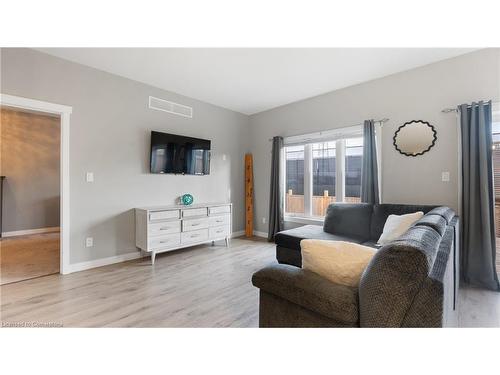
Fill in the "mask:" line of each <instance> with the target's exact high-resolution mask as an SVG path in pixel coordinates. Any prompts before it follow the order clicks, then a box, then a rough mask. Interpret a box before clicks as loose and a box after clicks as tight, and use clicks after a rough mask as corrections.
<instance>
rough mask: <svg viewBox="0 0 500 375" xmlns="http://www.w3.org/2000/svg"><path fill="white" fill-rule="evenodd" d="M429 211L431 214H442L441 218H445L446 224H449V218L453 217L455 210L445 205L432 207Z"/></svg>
mask: <svg viewBox="0 0 500 375" xmlns="http://www.w3.org/2000/svg"><path fill="white" fill-rule="evenodd" d="M429 213H430V214H432V215H439V216H442V217H443V219H445V220H446V224H450V222H451V219H453V217H454V216H455V211H453V210H452V209H451V208H450V207H445V206H441V207H436V208H434V209H432V210H431V211H430V212H429Z"/></svg>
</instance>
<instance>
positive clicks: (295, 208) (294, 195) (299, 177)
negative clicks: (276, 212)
mask: <svg viewBox="0 0 500 375" xmlns="http://www.w3.org/2000/svg"><path fill="white" fill-rule="evenodd" d="M285 158H286V197H287V199H286V201H285V212H287V213H290V214H293V215H297V214H300V215H304V146H291V147H287V148H286V149H285Z"/></svg>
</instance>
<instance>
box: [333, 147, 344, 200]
mask: <svg viewBox="0 0 500 375" xmlns="http://www.w3.org/2000/svg"><path fill="white" fill-rule="evenodd" d="M344 176H345V140H344V139H339V140H338V141H337V142H336V147H335V181H336V183H335V190H336V192H335V196H336V201H337V202H344V200H345V178H344Z"/></svg>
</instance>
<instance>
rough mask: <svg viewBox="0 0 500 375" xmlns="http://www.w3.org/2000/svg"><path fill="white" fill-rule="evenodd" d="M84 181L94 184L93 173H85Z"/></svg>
mask: <svg viewBox="0 0 500 375" xmlns="http://www.w3.org/2000/svg"><path fill="white" fill-rule="evenodd" d="M85 181H87V182H94V172H87V174H86V175H85Z"/></svg>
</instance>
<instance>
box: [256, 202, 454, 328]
mask: <svg viewBox="0 0 500 375" xmlns="http://www.w3.org/2000/svg"><path fill="white" fill-rule="evenodd" d="M416 211H423V212H424V213H425V215H424V216H423V217H422V218H421V219H420V220H419V221H418V222H417V223H415V224H414V225H413V226H412V227H411V228H410V229H409V230H408V231H407V232H406V233H405V234H403V235H402V236H401V237H400V238H398V239H397V240H395V241H393V242H391V243H389V244H387V245H385V246H383V247H380V248H378V250H377V252H376V254H375V256H374V257H373V258H372V260H371V261H370V263H369V264H368V266H367V268H366V270H365V271H364V273H363V275H362V277H361V281H360V285H359V287H356V288H352V287H347V286H343V285H337V284H334V283H332V282H331V281H329V280H326V279H324V278H322V277H321V276H318V275H316V274H314V273H312V272H310V271H306V270H303V269H301V268H300V266H301V255H300V241H301V240H302V239H305V238H313V239H325V240H341V241H350V242H356V243H360V244H363V245H366V246H371V247H375V248H377V245H376V241H377V240H378V238H379V237H380V235H381V233H382V230H383V227H384V224H385V221H386V219H387V217H388V216H389V215H390V214H396V215H401V214H406V213H412V212H416ZM457 239H458V217H457V216H456V215H455V212H454V211H453V210H452V209H450V208H448V207H433V206H416V205H399V204H381V205H371V204H364V203H360V204H342V203H337V204H332V205H330V206H329V208H328V210H327V215H326V217H325V221H324V226H323V227H321V226H315V225H306V226H303V227H300V228H295V229H290V230H286V231H283V232H280V233H278V234H277V235H276V237H275V242H276V258H277V260H278V262H279V263H280V264H276V265H271V266H268V267H266V268H264V269H262V270H260V271H258V272H256V273H255V274H254V275H253V277H252V282H253V284H254V285H255V286H256V287H258V288H260V307H259V325H260V326H261V327H442V326H455V325H456V324H457V322H456V307H457V306H456V305H457V292H458V278H459V277H458V264H459V263H458V250H459V249H458V240H457Z"/></svg>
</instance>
